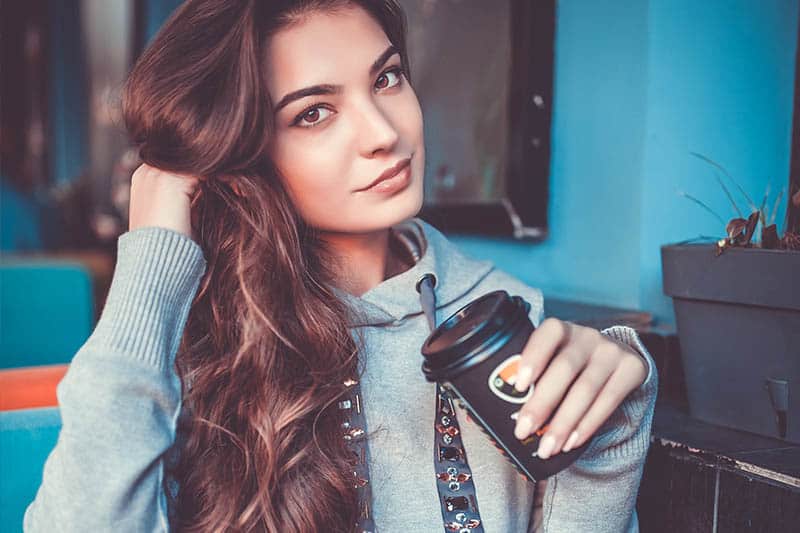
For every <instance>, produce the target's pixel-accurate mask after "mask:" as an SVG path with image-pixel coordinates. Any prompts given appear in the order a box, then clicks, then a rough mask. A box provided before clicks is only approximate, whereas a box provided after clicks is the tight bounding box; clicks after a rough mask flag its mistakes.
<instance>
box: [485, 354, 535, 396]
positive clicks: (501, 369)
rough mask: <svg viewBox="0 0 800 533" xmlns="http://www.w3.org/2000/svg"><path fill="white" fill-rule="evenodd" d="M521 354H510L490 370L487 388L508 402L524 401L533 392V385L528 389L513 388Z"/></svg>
mask: <svg viewBox="0 0 800 533" xmlns="http://www.w3.org/2000/svg"><path fill="white" fill-rule="evenodd" d="M520 359H522V355H520V354H516V355H512V356H511V357H509V358H508V359H506V360H505V361H503V362H502V363H500V364H499V365H497V367H496V368H495V369H494V370H492V373H491V374H489V390H490V391H492V393H494V395H495V396H497V397H498V398H500V399H501V400H504V401H507V402H510V403H519V404H522V403H525V402H526V401H528V398H530V397H531V394H533V385H531V386H530V387H529V388H528V390H526V391H523V392H519V391H518V390H517V389H515V388H514V383H516V378H517V366H518V365H519V360H520Z"/></svg>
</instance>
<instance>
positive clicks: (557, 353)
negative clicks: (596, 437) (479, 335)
mask: <svg viewBox="0 0 800 533" xmlns="http://www.w3.org/2000/svg"><path fill="white" fill-rule="evenodd" d="M646 377H647V366H646V364H645V362H644V359H643V358H642V356H641V355H639V354H638V353H637V352H636V351H635V350H634V349H633V348H631V347H629V346H628V345H626V344H624V343H621V342H619V341H616V340H614V339H611V338H609V337H607V336H605V335H602V334H601V333H600V332H599V331H597V330H596V329H593V328H589V327H584V326H579V325H577V324H572V323H570V322H564V321H561V320H558V319H555V318H548V319H546V320H544V321H543V322H542V323H541V324H540V325H539V327H538V328H536V330H535V331H534V332H533V334H532V335H531V336H530V338H529V339H528V342H527V344H526V345H525V348H524V350H523V352H522V358H521V359H520V361H519V366H518V369H517V377H516V381H515V387H516V388H517V390H520V391H524V390H526V389H528V387H529V386H530V385H531V384H533V383H535V386H534V389H533V394H532V395H531V397H530V398H529V399H528V401H526V402H525V405H524V406H523V407H522V409H521V410H520V412H519V416H518V417H517V424H516V428H515V430H514V434H515V436H516V437H517V438H519V439H524V438H526V437H527V436H528V435H530V434H531V433H533V432H534V431H535V432H536V433H537V434H540V435H543V437H542V440H541V441H540V445H539V450H538V456H539V457H540V458H542V459H547V458H548V457H550V456H552V455H554V454H556V453H558V452H559V451H564V452H567V451H569V450H571V449H574V448H577V447H578V446H581V445H582V444H583V443H584V442H586V441H587V440H588V439H589V437H591V436H592V435H593V434H594V433H595V431H597V430H598V429H599V428H600V426H601V425H602V424H603V422H605V421H606V419H607V418H608V417H609V416H611V414H612V413H613V412H614V410H615V409H616V408H617V407H618V406H619V405H620V404H621V403H622V401H623V400H624V399H625V397H626V396H627V395H628V394H629V393H630V392H631V391H632V390H634V389H636V388H637V387H639V386H640V385H641V384H642V383H643V382H644V380H645V378H646ZM556 407H558V409H557V410H556ZM553 411H555V415H554V416H553V417H552V420H550V422H549V423H548V424H547V425H546V426H545V427H541V426H542V425H543V424H544V423H545V422H546V421H547V420H548V419H549V418H550V416H551V414H552V413H553Z"/></svg>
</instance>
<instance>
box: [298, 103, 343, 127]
mask: <svg viewBox="0 0 800 533" xmlns="http://www.w3.org/2000/svg"><path fill="white" fill-rule="evenodd" d="M326 113H327V114H326ZM332 114H333V112H332V111H331V110H330V109H327V108H325V107H322V106H320V105H318V106H315V107H311V108H309V109H308V111H304V112H302V113H300V114H299V115H297V117H296V118H295V119H294V122H292V126H299V127H301V128H313V127H316V126H317V125H319V124H323V123H324V122H325V120H326V119H327V118H328V115H332Z"/></svg>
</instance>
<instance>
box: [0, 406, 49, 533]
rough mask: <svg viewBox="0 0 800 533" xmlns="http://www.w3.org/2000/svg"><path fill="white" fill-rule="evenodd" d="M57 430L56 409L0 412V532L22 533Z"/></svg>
mask: <svg viewBox="0 0 800 533" xmlns="http://www.w3.org/2000/svg"><path fill="white" fill-rule="evenodd" d="M60 430H61V414H60V412H59V409H58V407H45V408H40V409H20V410H16V411H0V473H1V474H0V531H22V519H23V517H24V516H25V509H27V508H28V505H30V503H31V502H32V501H33V499H34V498H35V497H36V491H37V490H38V489H39V485H41V483H42V472H43V471H44V463H45V461H46V460H47V456H48V455H50V452H51V451H52V450H53V448H54V447H55V445H56V441H57V440H58V433H59V431H60Z"/></svg>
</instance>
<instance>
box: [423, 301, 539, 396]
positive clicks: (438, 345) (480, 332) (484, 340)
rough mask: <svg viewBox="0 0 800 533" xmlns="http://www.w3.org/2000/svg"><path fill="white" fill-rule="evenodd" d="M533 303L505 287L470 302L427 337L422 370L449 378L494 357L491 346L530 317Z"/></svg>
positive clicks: (433, 377) (434, 378)
mask: <svg viewBox="0 0 800 533" xmlns="http://www.w3.org/2000/svg"><path fill="white" fill-rule="evenodd" d="M529 310H530V304H528V303H527V302H525V300H523V299H522V298H520V297H519V296H514V297H511V296H509V294H508V293H507V292H506V291H504V290H498V291H493V292H490V293H488V294H485V295H483V296H481V297H480V298H477V299H475V300H473V301H472V302H470V303H468V304H467V305H465V306H464V307H462V308H461V309H459V310H458V311H456V312H455V313H453V314H452V315H451V316H450V317H449V318H448V319H447V320H445V321H444V322H442V323H441V324H440V325H439V326H438V327H437V328H436V329H435V330H434V331H433V332H431V334H430V335H429V336H428V338H427V339H426V340H425V343H424V344H423V345H422V355H423V356H424V357H425V362H424V363H423V365H422V371H423V372H424V373H425V376H426V377H427V378H428V379H429V380H430V381H435V380H437V379H442V378H444V379H446V378H448V377H451V376H452V375H453V374H457V373H460V372H462V371H464V370H466V369H467V368H470V367H472V366H473V365H475V364H478V363H480V362H481V361H483V360H484V359H486V358H487V357H489V356H491V354H492V353H493V350H492V349H491V346H492V345H493V344H494V343H496V342H502V341H503V340H504V339H505V338H507V337H509V336H510V335H513V332H514V330H515V329H516V327H517V324H518V323H519V322H520V320H524V319H526V318H527V315H528V311H529Z"/></svg>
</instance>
